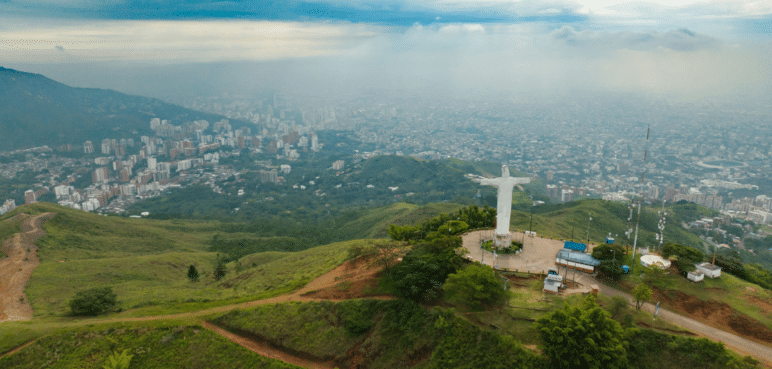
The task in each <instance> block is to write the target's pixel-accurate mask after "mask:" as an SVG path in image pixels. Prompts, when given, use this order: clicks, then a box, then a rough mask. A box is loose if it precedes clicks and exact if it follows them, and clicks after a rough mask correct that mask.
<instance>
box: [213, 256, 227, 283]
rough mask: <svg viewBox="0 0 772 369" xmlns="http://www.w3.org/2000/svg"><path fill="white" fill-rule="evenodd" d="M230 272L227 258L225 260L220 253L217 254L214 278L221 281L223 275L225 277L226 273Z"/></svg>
mask: <svg viewBox="0 0 772 369" xmlns="http://www.w3.org/2000/svg"><path fill="white" fill-rule="evenodd" d="M227 272H228V267H226V266H225V260H223V258H222V257H220V254H217V260H216V261H215V264H214V279H215V280H216V281H219V280H220V279H222V278H223V277H225V273H227Z"/></svg>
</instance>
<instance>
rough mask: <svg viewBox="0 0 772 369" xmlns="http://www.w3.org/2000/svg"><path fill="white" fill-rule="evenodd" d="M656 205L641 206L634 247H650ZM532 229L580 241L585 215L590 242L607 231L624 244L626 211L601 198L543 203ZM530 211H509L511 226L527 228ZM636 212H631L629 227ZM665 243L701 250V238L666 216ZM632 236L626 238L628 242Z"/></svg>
mask: <svg viewBox="0 0 772 369" xmlns="http://www.w3.org/2000/svg"><path fill="white" fill-rule="evenodd" d="M658 210H659V209H657V208H646V207H644V208H642V209H641V220H640V225H639V232H638V246H639V247H646V246H654V245H655V244H657V242H656V239H655V235H656V233H657V232H658V229H657V225H658V224H659V216H658V215H657V211H658ZM533 211H534V214H533V230H534V231H535V232H537V233H539V234H541V235H543V236H546V237H554V238H560V239H572V234H573V239H574V240H576V241H580V242H585V241H586V240H587V229H588V218H589V217H592V221H591V222H589V231H590V242H592V243H603V242H604V241H605V239H606V236H607V235H608V234H609V233H611V235H612V237H614V238H616V243H617V244H620V245H622V246H624V245H625V244H626V242H627V238H626V237H625V232H626V231H627V229H628V225H629V223H628V221H627V219H628V217H629V214H630V211H629V209H628V208H627V204H624V203H616V202H611V201H604V200H583V201H574V202H569V203H565V204H555V205H550V204H545V205H540V206H537V207H534V209H533ZM530 216H531V214H530V213H528V212H522V211H512V220H511V224H512V226H511V227H512V228H513V229H519V230H528V227H529V224H530ZM636 218H637V215H636V214H634V215H633V223H632V226H633V228H634V227H635V220H636ZM665 242H674V243H680V244H683V245H687V246H691V247H695V248H698V249H700V250H704V247H703V246H702V241H701V240H700V238H699V237H697V236H696V235H694V234H692V233H690V232H688V231H687V230H685V229H684V228H683V227H682V226H681V225H680V224H679V223H677V222H675V221H673V220H672V219H670V218H669V219H668V222H667V224H666V226H665ZM632 243H633V237H632V236H631V238H630V244H631V245H632Z"/></svg>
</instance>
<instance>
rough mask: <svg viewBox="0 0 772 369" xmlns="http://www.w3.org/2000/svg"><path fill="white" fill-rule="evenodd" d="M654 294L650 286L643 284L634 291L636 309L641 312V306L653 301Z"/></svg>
mask: <svg viewBox="0 0 772 369" xmlns="http://www.w3.org/2000/svg"><path fill="white" fill-rule="evenodd" d="M651 296H652V292H651V288H649V286H647V285H645V284H643V283H641V284H639V285H638V286H636V287H635V289H634V290H633V300H635V308H636V309H638V310H641V306H643V304H644V303H645V302H649V300H651Z"/></svg>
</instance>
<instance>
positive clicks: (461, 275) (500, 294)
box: [442, 265, 505, 309]
mask: <svg viewBox="0 0 772 369" xmlns="http://www.w3.org/2000/svg"><path fill="white" fill-rule="evenodd" d="M442 289H443V290H445V292H446V294H447V296H448V297H450V298H451V299H455V300H457V301H459V302H460V303H462V304H464V305H467V306H469V307H471V308H473V309H479V308H481V307H482V306H483V305H492V304H500V303H502V302H503V300H504V296H505V291H504V288H503V286H502V284H501V281H499V279H498V277H496V272H495V271H494V270H493V269H491V267H489V266H487V265H470V266H468V267H466V268H464V269H462V270H460V271H459V272H458V273H456V274H451V275H449V276H448V280H447V281H446V282H445V285H444V286H443V287H442Z"/></svg>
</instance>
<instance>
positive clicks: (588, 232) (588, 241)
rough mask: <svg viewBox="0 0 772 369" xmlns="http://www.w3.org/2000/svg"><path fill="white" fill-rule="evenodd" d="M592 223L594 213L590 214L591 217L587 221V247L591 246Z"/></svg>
mask: <svg viewBox="0 0 772 369" xmlns="http://www.w3.org/2000/svg"><path fill="white" fill-rule="evenodd" d="M591 221H592V213H590V217H589V218H588V219H587V246H588V247H589V246H590V222H591Z"/></svg>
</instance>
